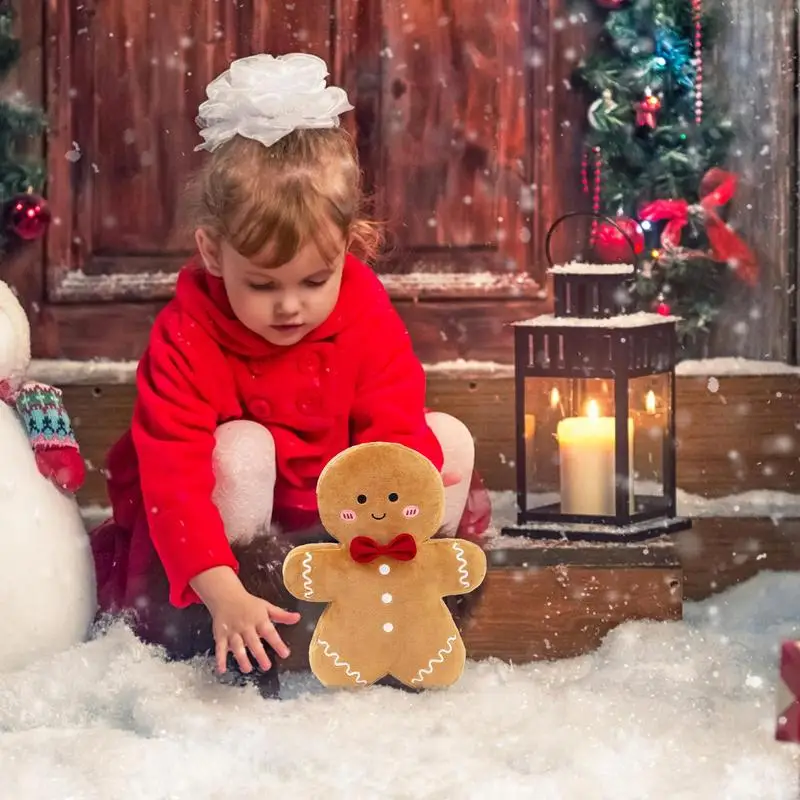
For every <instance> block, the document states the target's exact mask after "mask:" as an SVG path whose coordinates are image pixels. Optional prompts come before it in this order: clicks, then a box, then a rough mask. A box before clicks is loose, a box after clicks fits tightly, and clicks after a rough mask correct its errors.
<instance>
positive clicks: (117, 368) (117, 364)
mask: <svg viewBox="0 0 800 800" xmlns="http://www.w3.org/2000/svg"><path fill="white" fill-rule="evenodd" d="M631 316H634V315H629V316H628V318H630V317H631ZM651 316H658V319H659V321H664V320H665V319H667V318H666V317H662V316H661V315H651ZM550 319H554V318H553V317H550ZM558 319H559V324H561V320H562V319H563V318H560V317H559V318H558ZM566 319H572V318H571V317H570V318H566ZM604 321H605V320H597V322H604ZM530 323H531V320H526V321H525V322H524V323H517V324H530ZM551 324H555V322H552V323H551ZM567 324H570V323H567ZM572 324H574V323H572ZM643 324H650V323H649V322H648V323H643ZM510 355H511V351H509V356H510ZM137 366H138V362H136V361H111V360H104V359H93V360H90V361H73V360H70V359H34V360H33V361H32V362H31V366H30V369H29V371H28V378H29V380H32V381H41V382H42V383H49V384H50V385H53V386H70V385H75V384H81V383H84V384H85V383H112V384H119V383H132V382H133V380H134V378H135V376H136V367H137ZM423 367H424V368H425V371H426V372H427V373H428V374H432V375H438V374H452V375H453V377H463V376H464V375H478V376H480V377H492V378H510V377H513V375H514V365H513V364H511V363H508V364H503V363H500V362H497V361H481V360H477V359H464V358H458V359H452V360H449V361H437V362H434V363H428V364H423ZM675 372H676V373H677V374H678V375H683V376H688V377H690V376H706V375H714V376H719V377H722V376H733V375H742V376H751V377H757V376H759V375H796V374H800V367H798V366H794V365H792V364H785V363H783V362H782V361H757V360H754V359H747V358H733V357H730V358H707V359H701V360H696V361H681V362H680V363H679V364H678V366H677V368H676V370H675Z"/></svg>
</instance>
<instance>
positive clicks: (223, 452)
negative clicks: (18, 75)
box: [93, 54, 488, 675]
mask: <svg viewBox="0 0 800 800" xmlns="http://www.w3.org/2000/svg"><path fill="white" fill-rule="evenodd" d="M326 76H327V68H326V65H325V63H324V62H323V61H322V60H320V59H318V58H316V57H314V56H310V55H303V54H292V55H287V56H282V57H279V58H273V57H272V56H268V55H257V56H252V57H249V58H244V59H240V60H238V61H235V62H233V64H232V65H231V67H230V69H229V70H228V71H227V72H225V73H223V74H222V75H221V76H220V77H218V78H217V79H215V80H214V81H212V83H211V84H210V85H209V87H208V100H207V101H206V102H204V103H203V104H202V105H201V107H200V116H199V118H198V123H199V125H200V127H201V135H202V137H203V139H204V144H202V145H200V148H205V149H207V150H209V151H210V152H211V155H210V157H209V158H208V160H207V161H206V163H205V165H204V167H203V168H202V169H201V171H200V173H199V175H198V176H197V179H196V186H195V188H196V198H195V200H196V202H195V208H194V212H195V225H196V232H195V241H196V245H197V253H196V255H195V256H194V257H193V258H192V259H191V260H190V261H189V263H188V264H187V265H186V266H185V267H184V268H183V269H182V270H181V272H180V273H179V276H178V282H177V288H176V292H175V297H174V299H173V300H172V301H171V302H170V303H169V304H168V305H167V306H166V308H165V309H164V310H163V311H162V312H161V313H160V315H159V316H158V317H157V319H156V321H155V324H154V326H153V329H152V332H151V335H150V340H149V343H148V345H147V348H146V351H145V353H144V355H143V357H142V359H141V362H140V364H139V368H138V372H137V378H136V387H137V397H136V403H135V408H134V412H133V420H132V424H131V427H130V430H129V431H128V432H127V433H126V434H125V435H124V436H123V437H122V438H121V440H120V441H119V442H118V443H117V444H116V445H115V446H114V447H113V448H112V450H111V452H110V454H109V458H108V488H109V495H110V499H111V503H112V507H113V519H112V520H109V521H108V522H107V523H105V524H104V525H103V526H101V528H100V529H99V530H98V531H97V532H96V534H95V536H94V540H93V541H94V551H95V560H96V565H97V572H98V585H99V590H100V605H101V609H102V610H103V611H111V612H118V611H126V612H129V613H130V618H131V621H132V623H133V625H134V627H135V629H136V630H137V632H138V633H139V634H140V635H141V636H142V637H143V638H144V639H145V640H147V641H150V642H157V643H160V644H162V645H164V646H165V647H166V649H167V652H168V653H169V654H170V655H171V656H173V657H177V658H187V657H191V656H193V655H196V654H198V653H203V652H208V651H210V650H215V652H216V661H217V666H218V669H219V671H220V672H224V671H225V670H226V664H227V662H228V653H229V652H230V653H231V654H232V656H233V661H231V665H232V666H238V669H240V670H241V671H242V672H243V673H249V672H251V670H252V668H253V667H252V664H251V660H250V657H252V658H253V659H254V660H255V662H256V663H257V665H258V666H259V667H260V668H261V670H263V671H265V672H266V673H267V674H268V675H274V670H272V669H271V667H272V659H271V658H270V655H269V653H277V655H278V656H280V657H286V656H287V655H288V648H287V647H286V644H285V643H284V641H283V639H282V638H281V635H280V634H279V633H278V631H277V630H276V628H275V625H276V624H293V623H295V622H297V620H298V619H299V615H298V614H297V613H294V612H291V611H287V610H285V607H286V606H288V604H289V603H290V602H291V599H290V598H289V596H288V594H287V593H286V591H285V589H284V588H283V586H282V581H281V565H282V561H283V558H284V556H285V554H286V552H287V551H288V550H289V549H290V548H291V547H293V546H295V545H296V544H297V543H298V542H299V541H300V539H301V538H302V537H304V536H305V537H308V536H318V535H319V531H318V530H316V527H315V526H317V525H318V517H317V509H316V496H315V487H316V481H317V478H318V476H319V474H320V472H321V470H322V468H323V467H324V466H325V464H326V463H327V462H328V461H329V460H330V459H331V458H332V457H333V456H334V455H336V454H337V453H339V452H340V451H342V450H344V449H345V448H347V447H348V446H350V445H354V444H357V443H360V442H370V441H389V442H398V443H401V444H404V445H407V446H408V447H411V448H414V449H415V450H417V451H419V452H420V453H422V454H423V455H425V456H426V457H428V458H429V459H430V460H431V461H432V462H433V464H434V465H435V466H436V467H437V468H438V469H441V470H442V475H443V479H444V483H445V486H446V493H447V512H446V520H445V524H444V532H445V533H449V534H453V533H455V532H456V531H458V532H459V533H460V534H462V535H463V534H470V533H471V534H473V535H474V534H480V533H481V532H482V531H483V529H485V527H486V524H487V522H488V513H487V508H486V507H485V505H484V506H483V507H482V508H481V509H480V511H479V513H477V514H475V513H468V514H466V515H465V513H464V512H465V506H466V505H467V501H468V497H469V494H470V486H471V479H472V477H473V462H474V446H473V440H472V437H471V435H470V433H469V431H468V430H467V429H466V428H465V427H464V425H463V424H461V423H460V422H458V421H457V420H455V419H454V418H452V417H449V416H447V415H445V414H441V413H439V414H437V413H430V414H428V413H426V411H425V376H424V373H423V369H422V366H421V364H420V363H419V361H418V360H417V358H416V357H415V355H414V352H413V350H412V344H411V341H410V340H409V336H408V333H407V332H406V330H405V328H404V325H403V323H402V321H401V319H400V317H399V316H398V314H397V313H396V311H395V310H394V308H393V307H392V304H391V302H390V300H389V297H388V295H387V293H386V291H385V290H384V288H383V286H382V284H381V282H380V281H379V280H378V278H377V277H376V276H375V274H374V273H373V272H372V271H371V270H370V269H369V268H368V267H367V266H366V265H365V264H364V263H363V262H362V261H360V260H359V256H361V257H363V258H365V259H366V258H370V257H371V256H373V255H374V254H375V251H376V248H377V245H378V235H377V231H376V228H375V226H374V225H372V224H370V223H369V222H367V221H366V220H365V219H364V217H363V216H362V213H361V202H362V195H361V187H360V173H359V166H358V163H357V158H356V155H355V150H354V147H353V143H352V141H351V139H350V137H349V136H348V135H347V134H346V132H345V131H344V130H343V129H342V128H340V127H339V114H340V113H342V112H344V111H347V110H349V109H351V108H352V106H350V104H349V103H348V101H347V96H346V94H345V92H344V91H343V90H342V89H339V88H336V87H327V86H326V82H325V78H326ZM482 497H485V493H484V495H482ZM473 510H474V509H473ZM209 615H210V616H209ZM264 642H266V644H267V647H266V648H265V646H264Z"/></svg>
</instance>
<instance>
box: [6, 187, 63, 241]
mask: <svg viewBox="0 0 800 800" xmlns="http://www.w3.org/2000/svg"><path fill="white" fill-rule="evenodd" d="M51 218H52V216H51V213H50V206H48V204H47V201H46V200H45V199H44V198H43V197H40V196H39V195H38V194H33V193H32V192H28V193H26V194H18V195H16V197H12V198H11V200H9V202H8V205H7V206H6V226H7V228H8V229H9V230H10V231H11V232H12V233H13V234H14V235H15V236H18V237H19V238H20V239H24V240H25V241H26V242H30V241H33V240H34V239H40V238H41V237H42V236H44V235H45V233H46V232H47V228H48V226H49V225H50V220H51Z"/></svg>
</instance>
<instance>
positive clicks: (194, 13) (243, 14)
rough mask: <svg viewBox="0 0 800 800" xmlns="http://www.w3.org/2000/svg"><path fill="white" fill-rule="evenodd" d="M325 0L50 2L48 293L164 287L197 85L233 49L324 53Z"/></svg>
mask: <svg viewBox="0 0 800 800" xmlns="http://www.w3.org/2000/svg"><path fill="white" fill-rule="evenodd" d="M330 13H331V3H330V0H303V2H297V3H283V2H280V3H273V2H270V3H266V2H264V1H263V0H240V1H239V2H237V3H227V2H226V3H222V2H220V3H215V2H208V0H170V2H167V3H164V2H154V1H153V0H149V1H148V0H88V2H87V0H81V2H76V0H50V2H49V6H48V17H47V23H48V33H49V38H50V40H51V41H54V42H56V43H57V46H56V47H54V50H53V58H52V60H51V61H50V67H49V76H48V77H49V88H50V92H49V95H50V105H51V108H52V109H53V111H54V116H55V118H56V120H57V124H56V125H55V126H54V128H53V131H52V133H51V136H50V140H49V145H50V147H49V152H50V157H49V169H50V175H51V185H52V187H53V191H52V192H51V202H52V205H53V210H54V214H55V216H56V217H57V219H58V221H59V224H58V225H56V226H54V228H53V231H52V234H51V236H50V237H49V242H48V267H49V282H48V283H49V289H50V291H49V294H50V297H51V299H54V300H57V301H58V300H67V301H75V302H77V301H81V300H86V299H106V300H110V299H136V298H141V299H146V298H151V297H160V296H168V295H169V293H170V292H171V291H172V288H171V281H170V273H174V271H175V270H176V269H177V267H178V266H179V265H180V263H181V261H182V259H183V258H184V256H185V254H186V252H188V250H189V248H190V237H189V236H188V232H187V231H186V230H185V228H184V226H182V225H181V219H180V214H179V212H180V209H181V197H182V193H183V191H184V189H185V186H186V181H187V178H188V176H189V175H190V174H191V172H192V170H194V169H195V168H196V166H197V165H198V164H199V163H200V160H201V158H202V154H201V153H195V152H194V147H195V146H196V145H197V144H198V143H199V142H200V137H199V135H198V132H197V126H196V124H195V116H196V113H197V106H198V105H199V103H200V102H202V100H203V99H204V97H205V87H206V85H207V84H208V82H209V81H210V80H211V79H212V78H213V77H214V76H215V75H217V74H219V72H221V71H222V70H223V69H225V68H226V67H227V65H228V64H229V63H230V61H231V60H232V59H233V58H237V57H239V56H242V55H247V54H249V53H252V52H264V51H267V52H286V51H290V50H297V49H302V50H304V51H307V52H313V53H315V54H317V55H320V56H321V57H323V58H325V59H326V60H330V58H331V52H330V51H331V48H330Z"/></svg>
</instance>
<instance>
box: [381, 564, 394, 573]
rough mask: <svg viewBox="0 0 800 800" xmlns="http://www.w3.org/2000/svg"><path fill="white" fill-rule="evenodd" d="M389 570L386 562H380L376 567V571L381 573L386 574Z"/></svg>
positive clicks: (390, 569)
mask: <svg viewBox="0 0 800 800" xmlns="http://www.w3.org/2000/svg"><path fill="white" fill-rule="evenodd" d="M391 571H392V568H391V567H390V566H389V565H388V564H381V565H380V566H379V567H378V572H380V574H381V575H388V574H389V573H390V572H391Z"/></svg>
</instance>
